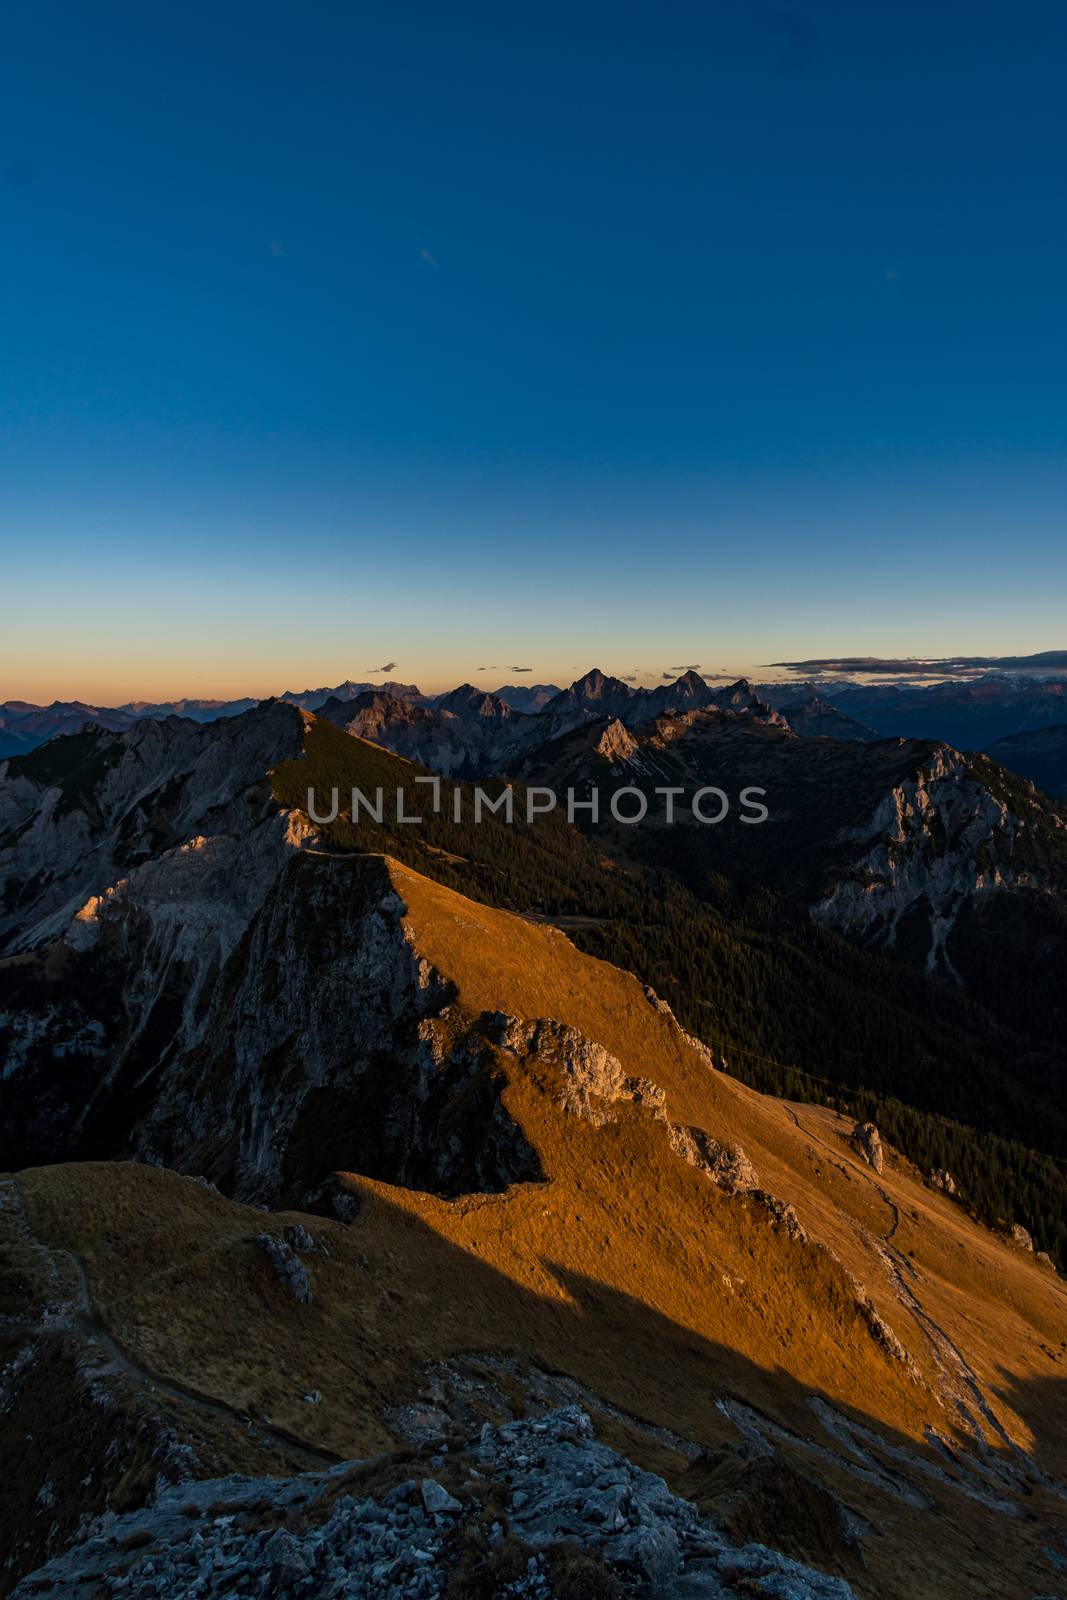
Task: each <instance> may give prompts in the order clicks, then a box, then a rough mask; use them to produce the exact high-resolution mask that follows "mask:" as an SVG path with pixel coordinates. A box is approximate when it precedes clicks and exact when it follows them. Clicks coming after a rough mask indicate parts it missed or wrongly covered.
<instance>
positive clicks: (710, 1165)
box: [667, 1123, 795, 1215]
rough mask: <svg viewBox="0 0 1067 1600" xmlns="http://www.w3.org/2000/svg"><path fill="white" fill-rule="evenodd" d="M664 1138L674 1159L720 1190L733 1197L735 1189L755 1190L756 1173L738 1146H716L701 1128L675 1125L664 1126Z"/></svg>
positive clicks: (757, 1184)
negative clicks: (683, 1163) (701, 1174)
mask: <svg viewBox="0 0 1067 1600" xmlns="http://www.w3.org/2000/svg"><path fill="white" fill-rule="evenodd" d="M667 1138H668V1141H669V1143H670V1146H671V1149H672V1150H673V1151H674V1152H675V1154H676V1155H680V1156H681V1157H682V1160H683V1161H688V1162H689V1165H690V1166H691V1167H696V1168H698V1169H699V1171H701V1172H704V1173H706V1174H707V1176H708V1177H709V1178H710V1179H711V1180H712V1182H713V1183H717V1184H718V1186H719V1188H720V1189H725V1190H727V1192H728V1193H731V1194H733V1193H735V1192H736V1191H737V1190H739V1189H758V1188H759V1179H758V1177H757V1176H756V1169H755V1167H754V1166H753V1165H752V1163H751V1161H750V1160H749V1159H748V1157H747V1156H746V1155H745V1152H744V1151H743V1150H742V1149H741V1146H740V1145H739V1144H731V1145H724V1144H720V1143H719V1141H718V1140H717V1139H713V1138H712V1137H711V1135H710V1134H708V1133H705V1132H704V1130H703V1129H702V1128H683V1127H681V1126H680V1125H679V1124H678V1123H670V1124H669V1125H668V1134H667ZM790 1209H791V1208H790ZM794 1215H795V1213H794Z"/></svg>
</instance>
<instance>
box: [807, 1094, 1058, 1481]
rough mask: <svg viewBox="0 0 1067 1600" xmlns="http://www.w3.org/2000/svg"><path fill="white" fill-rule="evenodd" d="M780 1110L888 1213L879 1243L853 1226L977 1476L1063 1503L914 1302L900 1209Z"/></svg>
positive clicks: (863, 1170)
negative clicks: (933, 1375)
mask: <svg viewBox="0 0 1067 1600" xmlns="http://www.w3.org/2000/svg"><path fill="white" fill-rule="evenodd" d="M786 1110H787V1112H788V1114H789V1116H790V1117H791V1118H792V1120H793V1122H794V1123H795V1124H796V1126H797V1128H798V1129H799V1130H800V1132H801V1133H803V1134H804V1135H805V1136H806V1137H807V1138H809V1139H813V1140H814V1141H815V1143H816V1144H819V1145H821V1146H822V1148H823V1149H824V1150H826V1151H827V1152H828V1153H829V1154H830V1155H831V1156H833V1157H834V1159H835V1164H836V1165H837V1166H838V1167H839V1168H840V1169H841V1170H846V1169H847V1170H849V1171H851V1172H852V1173H854V1174H855V1175H856V1176H858V1177H860V1178H862V1179H863V1180H864V1181H865V1182H866V1183H867V1184H869V1186H870V1187H871V1188H872V1189H873V1190H874V1191H875V1193H876V1194H877V1195H878V1197H879V1199H880V1200H881V1201H882V1202H883V1204H884V1205H885V1206H886V1207H887V1208H888V1210H889V1213H890V1215H891V1217H892V1219H893V1220H892V1223H891V1225H890V1227H889V1228H888V1230H887V1231H886V1233H884V1234H883V1235H882V1237H881V1238H874V1237H873V1236H872V1235H870V1234H869V1233H868V1232H867V1230H866V1229H865V1228H863V1227H862V1225H860V1224H858V1223H854V1226H855V1227H856V1229H857V1232H858V1233H859V1235H860V1237H861V1238H862V1239H863V1240H864V1242H866V1243H869V1244H870V1245H871V1247H872V1248H873V1249H874V1251H875V1254H876V1255H877V1256H878V1259H879V1260H880V1262H881V1264H882V1268H883V1270H884V1272H885V1274H886V1277H887V1278H888V1280H889V1283H890V1286H891V1288H892V1289H893V1292H894V1294H895V1295H896V1298H897V1300H898V1301H899V1302H900V1304H901V1305H902V1306H903V1307H904V1308H905V1310H906V1311H908V1312H909V1314H910V1315H911V1317H912V1319H913V1320H914V1322H915V1323H916V1325H917V1327H918V1328H919V1330H920V1332H921V1333H922V1334H923V1336H924V1337H925V1339H926V1340H927V1343H928V1344H929V1346H930V1349H931V1353H932V1355H933V1358H934V1364H935V1366H936V1368H937V1373H938V1380H939V1386H940V1389H941V1392H942V1395H943V1397H944V1399H945V1401H946V1402H947V1403H948V1404H949V1405H950V1406H951V1408H952V1409H953V1410H954V1411H955V1412H956V1414H957V1416H958V1418H959V1420H960V1422H961V1424H962V1426H963V1428H964V1430H965V1431H966V1432H967V1433H969V1434H970V1435H971V1437H972V1438H973V1439H974V1441H975V1446H976V1448H977V1450H978V1454H979V1456H980V1457H981V1462H980V1464H978V1466H979V1470H981V1471H984V1473H985V1474H986V1476H988V1477H993V1478H995V1479H996V1480H997V1481H998V1482H1000V1483H1001V1484H1002V1485H1003V1486H1005V1487H1007V1488H1009V1489H1012V1490H1014V1492H1016V1493H1019V1492H1023V1485H1022V1484H1021V1483H1020V1481H1019V1480H1020V1474H1021V1475H1022V1476H1023V1477H1025V1478H1029V1479H1031V1480H1036V1481H1037V1482H1039V1483H1041V1484H1042V1486H1043V1487H1044V1488H1046V1489H1049V1490H1050V1491H1051V1492H1052V1493H1054V1494H1055V1495H1057V1496H1058V1497H1059V1498H1067V1490H1064V1489H1063V1488H1062V1486H1061V1485H1060V1484H1058V1483H1056V1482H1055V1480H1054V1479H1052V1478H1049V1477H1048V1476H1047V1475H1046V1474H1045V1473H1044V1472H1043V1471H1042V1469H1041V1468H1040V1467H1039V1466H1038V1465H1037V1463H1036V1462H1035V1461H1034V1460H1033V1459H1032V1457H1031V1456H1029V1455H1028V1454H1027V1452H1026V1451H1025V1450H1024V1449H1023V1448H1022V1446H1021V1445H1019V1444H1017V1443H1016V1442H1015V1440H1014V1439H1013V1438H1012V1437H1011V1435H1010V1434H1009V1433H1008V1431H1007V1429H1006V1428H1005V1427H1004V1424H1003V1423H1002V1422H1001V1421H1000V1419H999V1417H998V1416H997V1415H996V1413H995V1412H994V1411H993V1409H992V1407H991V1405H990V1404H989V1401H988V1400H987V1399H986V1396H985V1393H984V1391H983V1389H982V1385H981V1380H980V1379H979V1377H978V1374H977V1373H976V1372H975V1370H974V1368H973V1367H972V1366H971V1364H970V1362H969V1361H968V1360H967V1358H966V1356H965V1355H964V1354H963V1351H962V1350H961V1349H960V1347H959V1345H958V1344H957V1343H956V1342H955V1340H954V1339H953V1338H952V1337H951V1335H950V1334H949V1333H948V1332H947V1330H946V1329H945V1328H943V1327H942V1326H941V1324H940V1323H939V1322H937V1321H936V1320H935V1319H934V1318H933V1317H932V1316H931V1315H930V1313H929V1312H928V1311H927V1310H926V1307H925V1306H924V1305H923V1303H922V1301H921V1300H920V1299H919V1296H918V1294H917V1293H916V1291H915V1289H914V1287H913V1284H915V1283H916V1282H917V1281H918V1276H919V1274H918V1271H917V1269H916V1267H915V1265H914V1263H913V1262H912V1261H911V1260H909V1258H908V1257H907V1256H906V1255H905V1254H904V1253H903V1251H901V1250H899V1249H898V1248H897V1246H896V1245H895V1244H893V1242H892V1241H893V1237H894V1235H895V1234H896V1232H897V1229H898V1228H899V1226H900V1208H899V1207H898V1206H897V1204H896V1202H895V1201H894V1199H893V1197H892V1196H891V1195H890V1194H889V1192H888V1190H887V1189H885V1188H884V1186H883V1185H882V1184H880V1183H879V1182H878V1179H877V1177H876V1176H875V1174H874V1173H873V1172H871V1171H870V1170H869V1169H868V1168H867V1166H866V1163H861V1162H860V1160H859V1159H858V1158H857V1159H853V1158H852V1157H851V1156H849V1155H847V1154H845V1153H844V1152H841V1151H837V1150H835V1149H834V1147H833V1146H832V1145H831V1144H829V1143H828V1142H827V1140H826V1139H824V1138H823V1137H822V1135H821V1134H819V1133H816V1132H815V1131H814V1130H813V1129H811V1128H809V1127H806V1126H805V1125H804V1124H803V1123H802V1122H801V1121H800V1118H799V1117H798V1116H797V1114H796V1112H795V1111H794V1110H793V1108H792V1107H791V1106H787V1107H786ZM909 1280H910V1281H909ZM983 1423H984V1424H985V1428H986V1429H988V1430H989V1433H990V1434H991V1435H992V1441H993V1446H994V1447H995V1446H996V1445H999V1446H1000V1447H1001V1448H1002V1449H1003V1450H1005V1451H1006V1452H1007V1454H1008V1460H1005V1459H1004V1458H1003V1456H997V1455H996V1454H995V1448H991V1443H990V1440H989V1439H987V1438H986V1434H985V1431H984V1430H983V1427H982V1424H983ZM938 1443H939V1444H940V1445H941V1446H942V1448H945V1445H944V1441H943V1440H938ZM972 1470H973V1468H972Z"/></svg>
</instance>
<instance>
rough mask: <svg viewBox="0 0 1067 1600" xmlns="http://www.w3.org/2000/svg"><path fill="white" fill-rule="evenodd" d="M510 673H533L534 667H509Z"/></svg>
mask: <svg viewBox="0 0 1067 1600" xmlns="http://www.w3.org/2000/svg"><path fill="white" fill-rule="evenodd" d="M508 671H509V672H532V671H533V667H509V668H508Z"/></svg>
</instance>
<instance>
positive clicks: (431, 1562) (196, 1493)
mask: <svg viewBox="0 0 1067 1600" xmlns="http://www.w3.org/2000/svg"><path fill="white" fill-rule="evenodd" d="M463 1444H464V1446H465V1447H464V1448H462V1449H460V1450H459V1451H456V1452H455V1460H456V1465H455V1467H454V1468H450V1469H449V1471H448V1475H447V1479H446V1482H444V1483H442V1482H441V1481H439V1480H440V1477H441V1476H443V1475H444V1474H443V1472H442V1471H441V1468H444V1467H445V1466H446V1464H447V1463H448V1462H449V1460H451V1459H452V1453H450V1455H449V1456H440V1457H437V1458H435V1459H438V1460H440V1462H441V1468H439V1469H438V1476H435V1477H430V1476H428V1475H427V1476H422V1477H421V1478H420V1477H412V1478H407V1479H404V1480H403V1481H401V1482H393V1483H392V1484H389V1483H388V1481H383V1482H382V1483H381V1484H380V1485H379V1486H375V1484H374V1479H373V1474H368V1473H366V1472H364V1473H363V1474H362V1475H360V1474H358V1473H353V1471H352V1469H353V1468H355V1467H356V1466H357V1465H358V1464H357V1463H342V1464H341V1465H340V1466H339V1467H337V1468H335V1469H334V1470H333V1471H332V1472H328V1473H307V1474H304V1475H303V1476H302V1477H300V1478H292V1477H278V1478H259V1479H247V1478H246V1479H241V1478H214V1479H207V1480H204V1481H201V1482H198V1483H187V1484H183V1485H181V1486H180V1487H179V1488H177V1489H170V1488H163V1489H161V1492H160V1493H159V1495H158V1496H157V1498H156V1500H155V1503H154V1504H153V1505H152V1506H150V1507H147V1508H145V1509H144V1510H141V1511H136V1512H132V1513H128V1514H127V1515H125V1516H121V1517H117V1518H113V1519H111V1520H110V1521H109V1522H108V1523H107V1524H106V1525H105V1526H104V1527H103V1528H101V1530H100V1531H99V1532H98V1533H97V1534H96V1535H95V1536H94V1537H91V1538H88V1539H86V1540H85V1541H83V1542H81V1543H80V1544H79V1545H78V1546H76V1547H75V1548H73V1549H71V1550H68V1551H66V1552H65V1553H64V1554H61V1555H57V1556H56V1557H54V1558H53V1559H52V1560H51V1561H49V1562H47V1564H46V1565H44V1566H42V1567H40V1568H38V1569H37V1571H35V1572H33V1573H31V1574H29V1575H28V1576H27V1577H26V1578H24V1579H23V1581H22V1582H21V1583H20V1584H19V1585H18V1587H17V1588H16V1589H15V1591H14V1600H28V1597H29V1596H31V1595H35V1594H39V1593H41V1592H42V1591H44V1590H47V1592H48V1593H49V1594H51V1595H54V1596H56V1597H57V1600H74V1597H75V1596H76V1595H78V1594H82V1593H84V1592H85V1587H84V1586H85V1585H86V1584H87V1583H89V1582H90V1581H91V1582H92V1584H93V1585H94V1593H96V1594H98V1595H100V1596H101V1597H102V1600H111V1597H114V1596H119V1595H122V1596H123V1597H124V1600H150V1597H155V1596H158V1595H179V1594H180V1595H186V1594H196V1595H199V1596H201V1597H203V1600H223V1597H224V1596H230V1595H233V1594H235V1593H240V1594H246V1595H249V1596H251V1597H260V1596H261V1597H263V1600H267V1597H270V1596H275V1595H279V1594H282V1593H286V1594H292V1595H308V1596H311V1595H314V1596H315V1597H316V1600H341V1597H342V1596H346V1595H351V1594H354V1593H359V1594H364V1593H365V1594H373V1595H374V1597H375V1600H444V1597H445V1596H446V1594H453V1593H462V1592H464V1588H463V1585H464V1583H465V1580H466V1578H467V1577H468V1576H469V1575H470V1574H472V1573H474V1572H477V1573H478V1574H479V1579H480V1582H481V1583H482V1584H483V1585H484V1583H485V1581H486V1579H489V1580H490V1581H491V1582H492V1583H493V1591H492V1592H494V1593H499V1594H507V1595H510V1596H513V1597H515V1600H523V1597H526V1600H549V1597H550V1596H552V1595H560V1594H569V1593H572V1592H576V1591H574V1589H573V1587H572V1581H571V1579H570V1578H569V1577H568V1573H572V1574H574V1573H581V1574H583V1577H582V1580H581V1581H582V1585H583V1592H589V1593H604V1594H608V1593H612V1592H620V1589H621V1592H624V1593H627V1592H628V1593H647V1594H655V1595H656V1596H658V1597H661V1600H724V1596H727V1595H729V1594H740V1593H745V1594H751V1595H765V1596H767V1597H768V1600H769V1597H771V1596H778V1597H782V1596H788V1597H789V1600H850V1597H851V1596H852V1594H853V1591H852V1589H851V1587H850V1586H849V1584H848V1583H847V1582H846V1581H845V1580H844V1579H842V1578H835V1577H828V1576H826V1575H825V1574H824V1573H821V1572H818V1571H816V1570H815V1569H814V1568H812V1567H810V1566H806V1565H805V1564H804V1563H803V1562H801V1561H797V1560H794V1559H793V1558H792V1557H790V1556H788V1555H783V1554H781V1553H780V1552H779V1551H777V1550H775V1549H773V1548H772V1547H771V1546H770V1545H768V1544H762V1543H756V1542H750V1543H742V1544H738V1543H735V1542H733V1541H731V1540H730V1539H729V1538H728V1537H726V1536H725V1535H724V1534H723V1533H722V1532H721V1531H720V1530H719V1528H718V1527H717V1526H716V1523H715V1522H714V1521H713V1520H712V1519H710V1518H708V1517H706V1516H704V1515H702V1514H701V1512H700V1511H699V1510H698V1509H697V1507H696V1506H695V1505H693V1504H692V1503H691V1502H690V1501H688V1500H684V1499H682V1498H680V1497H679V1496H678V1495H675V1494H672V1493H671V1491H670V1490H669V1489H668V1487H667V1485H666V1483H665V1482H664V1481H663V1479H662V1478H659V1477H657V1476H655V1475H654V1474H653V1473H650V1472H646V1471H643V1470H642V1469H641V1468H640V1467H638V1466H636V1465H635V1464H634V1463H633V1462H632V1461H629V1460H628V1459H627V1458H626V1457H625V1456H622V1455H620V1454H618V1453H617V1452H616V1451H614V1450H612V1449H610V1448H609V1447H608V1446H607V1445H604V1444H601V1443H600V1442H599V1441H598V1440H597V1439H596V1437H595V1435H594V1432H593V1427H592V1423H591V1421H590V1418H589V1416H588V1414H587V1413H586V1412H585V1411H583V1410H582V1409H581V1408H580V1407H578V1406H576V1405H569V1406H563V1407H561V1408H559V1409H558V1410H555V1411H551V1412H548V1413H547V1414H542V1415H539V1416H538V1415H535V1416H533V1417H530V1418H528V1419H525V1420H522V1421H517V1422H508V1423H504V1424H503V1425H501V1426H499V1427H496V1428H493V1427H491V1426H490V1425H489V1424H488V1423H486V1424H485V1425H484V1427H483V1428H482V1429H481V1431H480V1433H478V1434H477V1435H475V1436H474V1437H473V1438H471V1439H469V1440H467V1441H465V1442H463ZM463 1462H466V1465H463V1464H462V1463H463ZM349 1474H352V1488H351V1489H350V1491H349V1492H347V1493H346V1492H345V1489H346V1487H347V1483H346V1478H347V1477H348V1475H349ZM393 1477H394V1478H395V1477H396V1474H393ZM361 1483H362V1484H366V1485H368V1487H361ZM368 1490H369V1492H368ZM297 1508H299V1511H300V1515H299V1517H294V1516H292V1515H291V1513H292V1512H293V1511H294V1510H296V1509H297ZM286 1522H288V1523H289V1524H290V1525H289V1526H288V1527H287V1526H285V1524H286ZM90 1574H91V1578H90ZM591 1583H595V1585H596V1586H595V1587H593V1588H588V1589H587V1588H586V1585H588V1584H591Z"/></svg>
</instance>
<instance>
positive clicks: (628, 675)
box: [622, 672, 637, 683]
mask: <svg viewBox="0 0 1067 1600" xmlns="http://www.w3.org/2000/svg"><path fill="white" fill-rule="evenodd" d="M622 681H623V683H636V682H637V673H636V672H624V673H623V674H622Z"/></svg>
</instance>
